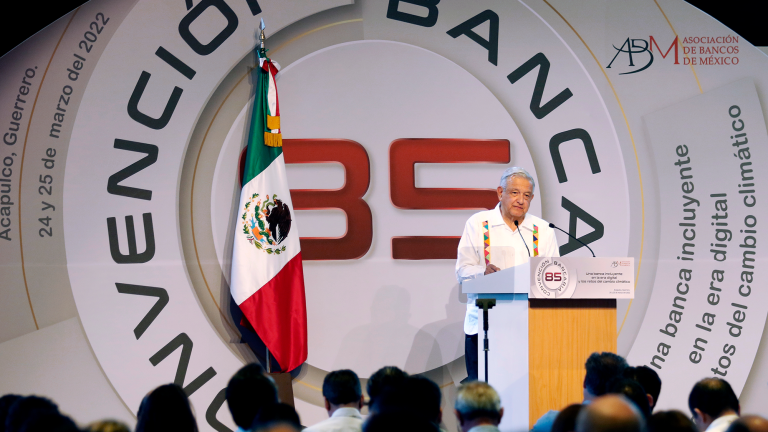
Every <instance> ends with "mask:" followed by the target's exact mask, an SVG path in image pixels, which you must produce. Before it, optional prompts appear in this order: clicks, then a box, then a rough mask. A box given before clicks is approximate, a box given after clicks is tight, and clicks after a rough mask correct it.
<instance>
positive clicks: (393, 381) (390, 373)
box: [366, 366, 408, 406]
mask: <svg viewBox="0 0 768 432" xmlns="http://www.w3.org/2000/svg"><path fill="white" fill-rule="evenodd" d="M406 378H408V374H407V373H405V372H404V371H402V370H400V369H399V368H398V367H397V366H384V367H383V368H381V369H379V370H377V371H376V372H374V374H373V375H371V377H370V378H369V379H368V386H367V387H366V389H367V390H368V405H370V406H373V404H374V403H375V401H376V398H377V397H378V396H380V395H381V394H382V393H383V392H384V390H385V389H387V388H389V387H392V386H396V385H399V384H400V383H402V382H403V381H405V379H406Z"/></svg>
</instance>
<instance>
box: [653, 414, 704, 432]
mask: <svg viewBox="0 0 768 432" xmlns="http://www.w3.org/2000/svg"><path fill="white" fill-rule="evenodd" d="M648 432H698V430H697V429H696V425H694V424H693V422H692V421H691V419H690V418H688V416H686V415H685V414H683V413H681V412H680V411H677V410H670V411H661V412H657V413H656V414H654V415H652V416H651V418H650V419H648Z"/></svg>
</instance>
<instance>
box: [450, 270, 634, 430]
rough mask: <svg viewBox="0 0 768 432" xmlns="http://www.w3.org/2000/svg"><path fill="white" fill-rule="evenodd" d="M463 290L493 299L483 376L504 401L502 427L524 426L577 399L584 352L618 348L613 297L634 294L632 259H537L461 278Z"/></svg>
mask: <svg viewBox="0 0 768 432" xmlns="http://www.w3.org/2000/svg"><path fill="white" fill-rule="evenodd" d="M462 291H463V292H464V293H474V294H477V295H478V297H479V298H494V299H496V306H495V307H494V308H493V309H492V310H491V311H489V314H488V320H489V322H488V324H489V331H488V337H489V340H490V355H489V366H488V369H489V379H488V381H489V383H490V384H491V385H492V386H493V387H494V388H495V389H496V390H497V391H498V392H499V394H500V396H501V400H502V405H504V406H505V415H504V418H503V419H502V423H501V424H500V425H499V426H500V429H501V430H502V431H507V430H510V431H511V430H527V429H530V427H532V426H533V424H534V423H535V422H536V420H537V419H538V418H539V417H541V416H542V415H543V414H544V413H546V412H547V411H549V410H552V409H555V410H559V409H562V408H564V407H566V406H567V405H569V404H572V403H581V401H582V400H583V383H584V363H585V361H586V359H587V357H588V356H589V354H591V353H593V352H602V351H609V352H616V299H620V298H633V297H634V259H633V258H623V257H622V258H571V257H562V258H560V257H558V258H549V257H535V258H531V260H530V261H529V262H526V263H524V264H520V265H517V266H514V267H510V268H508V269H505V270H502V271H499V272H496V273H493V274H490V275H485V276H480V277H477V278H475V279H471V280H466V281H464V282H463V283H462ZM479 319H480V322H479V323H478V327H479V328H481V329H482V326H483V324H484V322H483V321H482V314H479ZM480 333H482V331H481V332H480ZM481 338H482V335H481V334H478V340H479V343H478V349H479V353H478V360H479V362H478V363H479V371H478V372H479V373H478V376H479V377H481V379H482V377H483V376H484V364H483V356H484V351H483V344H482V342H481V341H480V339H481Z"/></svg>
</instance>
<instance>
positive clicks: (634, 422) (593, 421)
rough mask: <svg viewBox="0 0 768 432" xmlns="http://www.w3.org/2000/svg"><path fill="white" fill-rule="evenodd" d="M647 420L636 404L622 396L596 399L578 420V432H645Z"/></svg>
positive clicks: (608, 395) (611, 395)
mask: <svg viewBox="0 0 768 432" xmlns="http://www.w3.org/2000/svg"><path fill="white" fill-rule="evenodd" d="M644 431H645V420H644V419H643V416H642V414H640V411H638V409H637V408H636V407H635V404H633V403H632V402H630V401H629V400H627V398H625V397H624V396H622V395H616V394H607V395H605V396H601V397H598V398H596V399H595V400H594V401H592V402H591V403H589V404H587V405H586V406H585V407H584V409H582V410H581V412H580V413H579V416H578V417H577V418H576V432H644Z"/></svg>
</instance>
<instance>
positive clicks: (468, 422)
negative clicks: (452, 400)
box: [454, 381, 504, 432]
mask: <svg viewBox="0 0 768 432" xmlns="http://www.w3.org/2000/svg"><path fill="white" fill-rule="evenodd" d="M454 410H455V412H456V418H457V419H458V420H459V426H460V427H461V430H462V432H469V431H473V432H480V431H481V430H482V431H484V432H498V430H499V427H498V426H499V423H501V418H502V417H503V416H504V408H502V406H501V398H499V394H498V393H496V390H494V389H493V387H491V386H490V385H489V384H487V383H484V382H482V381H471V382H469V383H467V384H464V385H462V386H461V387H459V390H458V392H457V394H456V404H455V405H454Z"/></svg>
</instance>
